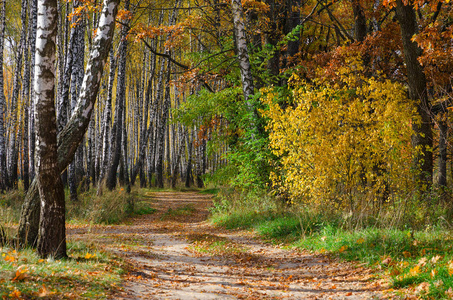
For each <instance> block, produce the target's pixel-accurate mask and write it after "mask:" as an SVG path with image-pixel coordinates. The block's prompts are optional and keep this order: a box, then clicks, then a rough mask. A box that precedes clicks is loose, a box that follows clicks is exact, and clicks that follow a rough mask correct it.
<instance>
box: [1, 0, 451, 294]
mask: <svg viewBox="0 0 453 300" xmlns="http://www.w3.org/2000/svg"><path fill="white" fill-rule="evenodd" d="M37 3H38V2H37V0H22V1H6V0H3V1H0V64H1V66H2V67H1V68H0V171H1V172H0V191H1V193H2V194H4V195H5V197H3V196H2V197H3V198H2V203H0V204H2V205H6V206H8V205H9V204H10V203H12V200H11V199H20V200H19V202H20V205H21V206H22V208H17V211H20V212H17V217H14V218H15V220H14V222H18V223H19V229H18V230H19V231H18V234H17V238H18V241H19V243H20V244H21V245H31V246H36V242H37V240H38V235H39V230H38V229H39V227H40V225H39V221H40V209H39V205H38V204H39V196H38V188H37V186H38V185H37V182H36V178H35V177H36V169H35V168H36V165H37V164H36V161H35V158H36V153H35V151H36V148H35V144H36V137H37V136H36V131H37V130H36V127H35V124H36V120H35V117H36V111H37V108H36V101H35V94H34V93H33V90H32V87H33V78H34V68H33V66H34V65H35V56H34V54H35V52H36V48H35V46H36V28H37V24H36V20H37ZM105 3H107V4H112V5H115V7H116V5H117V4H118V1H117V0H104V4H105ZM56 4H57V11H58V24H57V35H56V63H55V68H56V76H55V84H56V88H55V110H56V126H57V131H58V133H59V136H58V155H59V161H58V169H59V170H60V169H61V170H62V173H61V178H62V181H63V184H64V186H65V191H66V194H67V195H66V198H67V201H66V202H67V205H68V207H74V206H77V205H79V204H80V203H84V204H86V203H89V202H90V201H91V202H93V203H94V202H96V201H97V200H96V199H99V198H100V197H101V198H102V197H103V198H102V199H103V200H102V201H104V202H105V203H109V202H112V203H115V204H117V203H118V202H117V200H118V199H117V195H118V194H121V192H124V193H123V194H126V195H129V193H130V192H131V189H132V187H133V186H134V185H135V186H139V187H140V188H151V187H155V188H164V187H167V188H182V187H186V188H190V187H197V188H203V187H215V188H216V193H217V196H216V200H215V207H214V210H213V212H214V213H215V214H217V215H219V216H223V217H221V218H224V217H228V216H229V217H230V220H232V219H234V218H235V217H238V219H237V220H236V221H237V222H238V223H237V224H236V225H235V226H249V225H250V224H248V225H247V224H245V223H241V222H248V221H250V222H252V221H253V220H255V221H256V220H274V219H273V218H274V217H275V216H284V218H283V219H284V220H286V221H284V222H287V221H288V220H290V221H288V222H289V223H287V224H286V223H285V224H286V225H284V224H283V223H282V224H280V225H278V226H277V227H278V228H280V229H281V230H280V231H278V230H277V231H276V232H274V233H269V232H268V234H271V235H272V234H275V235H280V236H284V235H286V234H288V232H292V230H296V231H297V232H299V233H300V234H302V236H304V237H305V235H306V234H307V235H309V234H311V233H315V232H320V231H322V230H324V229H325V228H331V229H332V228H337V229H341V230H351V229H356V230H358V229H361V228H362V229H363V228H365V229H366V228H386V229H389V228H390V229H395V230H408V237H410V238H412V239H413V240H416V239H415V238H414V232H416V231H420V230H425V231H427V230H429V229H432V228H436V229H442V230H444V229H445V230H449V229H450V227H451V226H452V225H451V224H452V223H451V222H452V219H451V217H452V215H453V205H452V197H451V196H452V195H451V187H452V185H451V179H452V176H453V161H452V154H453V148H452V147H451V130H452V128H451V108H452V105H451V104H452V93H453V91H452V78H453V77H452V70H453V66H452V64H453V9H452V3H450V1H449V0H443V1H433V0H427V1H422V0H411V1H409V0H407V1H403V0H385V1H380V0H373V1H371V0H333V1H324V0H307V1H304V0H282V1H280V0H266V1H255V0H245V1H242V2H241V1H238V0H232V1H231V2H230V1H223V0H213V1H209V0H206V1H204V0H200V1H186V0H175V1H157V0H156V1H148V0H124V1H121V3H120V4H119V9H118V14H117V16H116V25H115V27H116V28H115V33H114V35H113V40H112V45H111V47H110V45H109V43H107V44H106V45H107V46H106V47H104V46H103V48H102V47H101V48H96V47H98V46H96V42H95V38H94V37H95V36H96V34H97V33H99V32H98V30H99V29H98V26H101V25H103V24H100V16H101V14H102V13H101V10H102V9H103V3H102V1H98V0H79V1H69V0H68V1H63V0H61V1H57V3H56ZM115 14H116V11H115V13H114V14H113V15H115ZM93 49H94V50H93ZM98 49H100V50H98ZM92 54H93V55H94V57H95V56H96V55H98V56H99V54H100V56H102V57H108V59H107V60H106V64H105V67H104V66H103V64H100V65H96V69H95V71H96V72H98V71H100V70H104V69H105V71H104V72H103V73H102V72H100V73H99V74H102V75H101V77H99V78H98V79H96V78H95V77H93V78H94V79H93V78H92V80H93V81H95V82H97V83H98V84H99V90H96V89H93V88H91V89H89V88H87V86H86V85H84V82H85V81H84V76H85V77H87V74H89V72H91V71H92V69H91V65H90V62H91V60H90V59H91V58H90V57H91V56H92ZM87 91H88V94H90V93H91V94H90V95H91V96H92V98H93V99H92V100H90V101H91V102H90V101H85V100H86V98H87V97H91V96H90V95H89V96H87ZM84 99H85V100H84ZM84 101H85V102H84ZM78 107H84V108H85V109H86V110H85V111H86V112H88V113H83V112H81V111H79V110H78ZM91 112H92V113H91ZM87 118H88V119H87ZM85 119H86V120H85ZM74 124H79V125H74ZM84 124H85V125H84ZM73 126H80V127H78V128H80V129H78V130H75V129H74V128H75V127H73ZM71 128H72V129H71ZM85 131H86V132H85ZM82 134H83V137H82ZM75 136H80V138H79V137H77V138H75ZM80 140H81V142H79V141H80ZM76 146H77V149H75V147H76ZM112 191H113V192H114V193H116V194H112ZM103 194H105V195H107V196H103ZM87 199H88V200H87ZM121 199H122V200H121V201H123V202H121V204H120V206H121V207H122V209H123V211H129V212H130V211H134V204H135V202H134V197H131V196H125V197H124V198H121ZM63 200H64V199H63ZM14 201H16V200H14ZM63 204H64V201H63ZM106 207H109V206H108V205H107V206H106ZM98 208H99V207H98ZM98 208H96V209H93V208H90V209H89V210H90V211H91V212H93V211H94V210H96V211H97V210H98ZM101 210H102V209H101ZM104 210H105V209H104ZM107 210H109V208H107ZM112 211H114V210H112ZM3 212H4V211H2V215H8V214H9V211H8V210H6V212H7V213H5V214H3ZM61 215H62V216H63V222H64V212H62V213H61ZM60 217H61V216H60ZM231 218H232V219H231ZM247 218H248V219H247ZM41 219H43V218H41ZM108 220H109V217H107V218H100V219H99V220H98V221H101V222H105V221H106V222H108ZM244 220H248V221H244ZM51 221H52V220H49V222H51ZM236 221H234V222H236ZM238 224H239V225H238ZM285 226H286V227H285ZM329 226H330V227H329ZM282 228H283V229H282ZM284 228H289V229H288V230H289V231H288V232H284V231H285V230H286V229H284ZM322 228H324V229H322ZM321 229H322V230H321ZM282 230H283V231H282ZM323 232H324V233H322V234H327V233H326V231H323ZM359 240H360V239H358V240H357V241H359ZM323 241H324V240H323ZM408 243H412V242H411V241H408ZM360 244H362V242H361V243H360ZM370 245H372V243H371V244H370ZM415 246H416V245H414V247H415ZM411 247H412V246H411ZM323 249H324V248H323ZM339 249H340V250H341V249H343V248H339ZM337 250H338V249H337ZM344 250H345V249H343V250H342V251H340V252H343V251H344ZM65 255H66V254H65V253H62V256H65ZM423 255H424V254H423ZM44 256H45V255H44ZM436 261H437V260H436ZM446 272H447V271H446ZM448 272H449V271H448ZM448 272H447V273H448ZM447 273H446V274H447ZM416 275H417V274H416ZM450 275H451V274H450ZM445 290H447V288H446V287H445Z"/></svg>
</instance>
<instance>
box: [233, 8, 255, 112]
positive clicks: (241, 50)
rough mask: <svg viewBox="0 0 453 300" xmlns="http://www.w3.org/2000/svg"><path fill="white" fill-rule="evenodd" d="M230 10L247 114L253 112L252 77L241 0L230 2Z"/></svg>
mask: <svg viewBox="0 0 453 300" xmlns="http://www.w3.org/2000/svg"><path fill="white" fill-rule="evenodd" d="M231 10H232V12H233V21H234V33H235V37H236V47H237V57H238V62H239V69H240V71H241V81H242V91H243V93H244V100H245V103H246V105H247V107H248V109H249V112H253V111H254V108H253V105H252V104H251V102H250V97H251V95H253V93H254V91H253V89H254V87H253V77H252V68H251V65H250V58H249V54H248V49H247V38H246V31H245V25H244V12H243V9H242V4H241V0H231Z"/></svg>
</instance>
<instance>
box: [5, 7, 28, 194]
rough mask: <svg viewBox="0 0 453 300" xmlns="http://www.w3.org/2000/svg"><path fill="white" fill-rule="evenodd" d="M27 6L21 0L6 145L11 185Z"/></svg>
mask: <svg viewBox="0 0 453 300" xmlns="http://www.w3.org/2000/svg"><path fill="white" fill-rule="evenodd" d="M27 8H28V0H22V7H21V11H20V19H21V22H22V30H21V34H20V40H19V49H18V52H17V58H16V69H15V71H14V79H13V80H14V81H13V91H12V95H11V109H10V110H9V111H10V114H11V137H10V140H9V146H8V178H9V183H10V185H11V187H15V186H17V180H18V177H17V167H18V162H17V160H18V155H19V151H18V144H19V143H18V138H17V136H18V133H19V124H18V122H17V116H18V110H17V107H18V104H19V91H20V83H21V77H22V76H21V74H22V60H23V53H24V49H25V43H26V36H27Z"/></svg>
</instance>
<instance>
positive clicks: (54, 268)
mask: <svg viewBox="0 0 453 300" xmlns="http://www.w3.org/2000/svg"><path fill="white" fill-rule="evenodd" d="M146 192H149V190H145V189H143V190H140V189H134V190H133V191H132V193H131V194H127V193H126V192H125V191H124V189H121V188H119V189H117V190H114V191H111V192H110V191H104V192H103V194H102V195H101V196H97V195H96V191H94V189H93V190H91V191H88V192H84V193H80V194H79V201H77V202H71V201H69V200H67V201H66V209H67V223H68V224H75V225H86V224H93V223H100V224H112V223H120V222H123V221H127V218H129V217H131V216H136V215H143V214H150V213H154V212H155V211H156V209H155V208H153V207H152V201H151V199H150V198H149V197H146V195H145V194H146ZM23 197H24V196H23V191H22V190H21V189H19V190H18V191H12V192H8V193H6V194H2V195H0V231H2V233H0V299H10V298H18V299H38V298H43V299H111V298H113V296H112V291H114V290H116V289H117V286H118V284H119V283H120V282H121V281H122V278H121V275H122V274H124V273H125V272H127V271H126V265H125V264H124V263H123V262H122V261H121V260H120V259H119V258H117V257H114V256H112V255H110V254H109V253H107V252H105V251H103V250H102V248H101V247H100V246H99V247H97V246H96V245H95V244H94V243H93V242H84V243H82V242H68V244H67V247H68V251H67V253H68V256H69V258H68V259H62V260H53V259H46V260H42V259H40V258H39V257H38V255H37V254H36V251H34V250H32V249H18V248H16V247H15V246H14V245H13V244H12V243H11V242H9V243H6V245H2V244H1V242H2V240H3V238H2V235H3V231H5V233H6V238H7V239H8V241H10V240H11V237H12V236H14V235H15V234H16V233H15V231H16V228H17V226H16V225H17V223H18V220H19V216H20V208H21V205H22V202H23ZM66 199H69V198H68V197H67V198H66ZM132 202H133V203H134V210H133V211H132V212H131V211H130V207H131V206H130V204H131V203H132Z"/></svg>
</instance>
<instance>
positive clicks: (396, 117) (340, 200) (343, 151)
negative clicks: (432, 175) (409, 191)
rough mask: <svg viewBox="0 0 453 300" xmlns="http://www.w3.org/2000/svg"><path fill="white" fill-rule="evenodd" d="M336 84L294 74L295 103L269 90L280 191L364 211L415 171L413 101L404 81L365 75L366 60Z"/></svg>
mask: <svg viewBox="0 0 453 300" xmlns="http://www.w3.org/2000/svg"><path fill="white" fill-rule="evenodd" d="M347 65H349V66H353V69H351V68H349V69H348V68H345V69H343V70H341V71H340V73H339V74H338V75H339V78H340V80H339V81H338V82H337V83H335V84H333V83H328V82H322V81H321V80H319V81H315V82H313V83H311V84H308V83H307V82H305V81H303V80H301V79H300V78H298V76H297V75H293V77H292V78H291V80H290V88H291V90H292V93H293V101H294V102H293V103H292V105H291V106H289V107H287V108H285V109H282V108H281V107H280V105H278V104H277V102H278V101H277V100H278V99H277V97H278V96H277V93H275V92H274V91H273V90H272V89H267V90H264V91H263V92H264V95H265V96H264V97H263V101H264V102H265V103H266V104H267V105H268V106H269V109H268V110H266V111H263V112H262V113H263V114H264V115H265V116H266V117H268V118H269V120H270V121H269V123H268V126H267V130H268V131H269V134H270V146H271V148H272V151H273V153H274V154H275V155H277V156H278V157H279V158H280V167H279V168H278V170H277V172H275V173H274V174H272V181H273V183H274V186H275V187H276V188H277V189H280V190H281V191H282V192H283V191H284V192H286V193H289V195H291V196H292V198H293V199H298V200H299V201H303V202H309V203H333V204H335V205H337V207H343V208H344V207H346V208H348V209H350V210H351V211H355V210H356V209H359V208H360V209H363V208H364V207H365V206H368V205H373V202H374V201H376V200H379V201H380V202H383V201H386V200H387V198H388V195H390V194H395V193H399V192H401V191H403V190H404V189H405V188H406V186H407V184H408V183H409V180H410V177H411V174H410V173H411V172H410V164H411V155H412V153H411V152H412V149H411V145H410V136H411V133H412V130H411V124H410V122H411V118H412V115H413V107H414V106H413V105H412V104H411V102H410V101H409V100H408V99H407V97H406V92H405V89H404V87H403V86H402V85H401V84H398V83H395V82H391V81H390V80H383V79H380V80H379V79H375V78H365V77H364V76H363V75H361V74H360V73H361V68H360V63H356V62H349V63H347Z"/></svg>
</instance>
